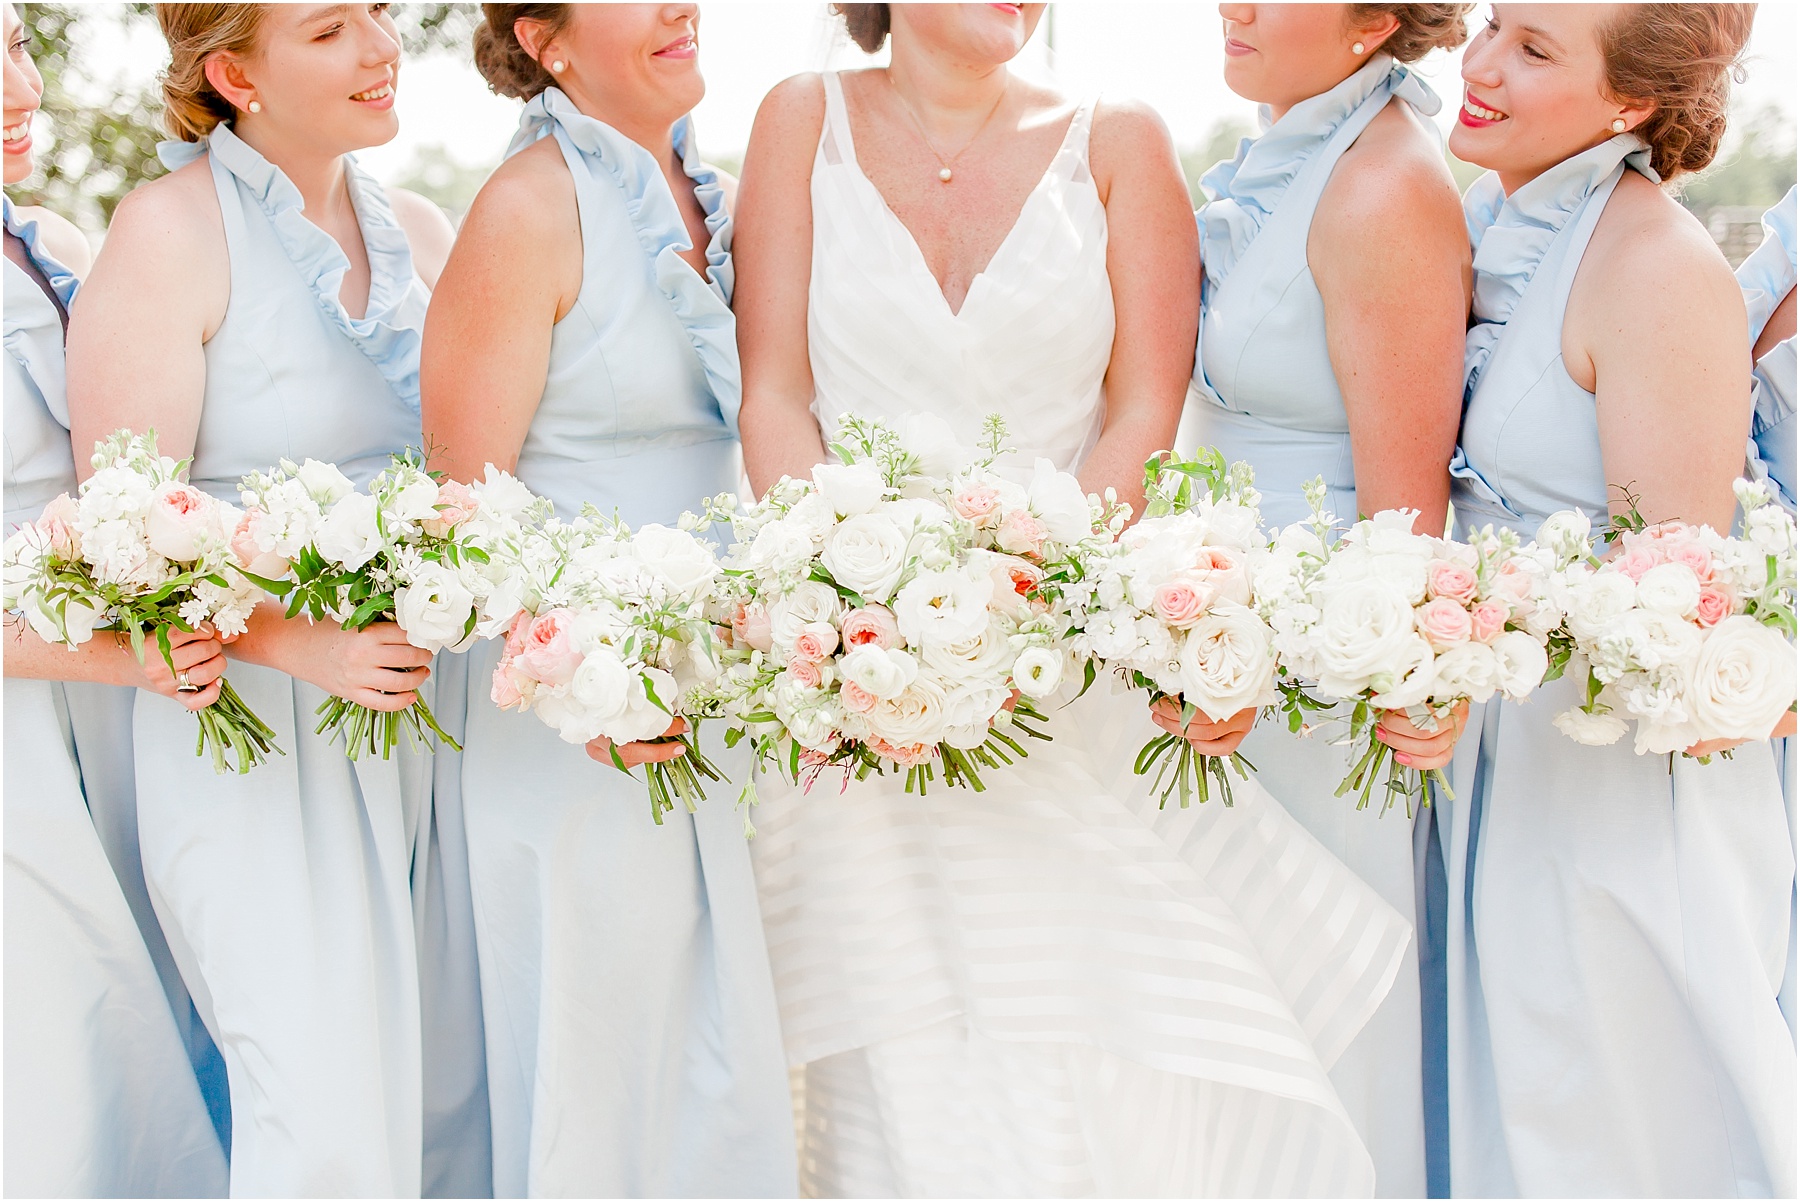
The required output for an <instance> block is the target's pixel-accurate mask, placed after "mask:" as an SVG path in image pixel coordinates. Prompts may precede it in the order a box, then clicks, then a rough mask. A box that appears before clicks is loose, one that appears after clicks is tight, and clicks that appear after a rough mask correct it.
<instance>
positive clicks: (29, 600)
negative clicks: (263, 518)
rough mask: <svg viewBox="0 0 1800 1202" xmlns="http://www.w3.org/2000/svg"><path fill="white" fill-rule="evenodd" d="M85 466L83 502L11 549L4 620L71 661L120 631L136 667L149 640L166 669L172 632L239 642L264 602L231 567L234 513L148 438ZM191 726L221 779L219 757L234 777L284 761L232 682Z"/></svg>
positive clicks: (99, 453) (23, 534) (114, 444)
mask: <svg viewBox="0 0 1800 1202" xmlns="http://www.w3.org/2000/svg"><path fill="white" fill-rule="evenodd" d="M93 466H94V474H93V475H92V476H90V477H89V478H88V480H87V482H86V483H84V484H83V485H82V486H81V489H80V493H79V499H77V500H70V499H69V497H68V495H67V494H66V493H65V494H64V495H62V496H59V497H57V498H56V499H55V500H53V501H51V502H50V504H49V505H47V506H45V508H44V513H43V516H41V517H40V518H38V520H37V521H35V522H32V523H30V524H28V525H26V526H23V527H21V528H20V529H19V530H18V531H16V532H15V533H13V534H12V535H11V536H10V537H8V538H7V540H6V548H5V606H6V608H7V609H9V610H18V611H19V612H20V613H22V614H23V615H24V618H25V620H26V621H27V622H28V623H30V625H31V628H32V629H33V630H34V631H36V632H37V634H38V636H39V637H41V638H42V639H44V641H45V642H50V643H62V644H65V645H67V646H68V647H70V648H71V649H73V648H75V647H79V646H80V645H81V644H83V643H85V642H87V641H88V640H89V639H90V638H92V637H93V634H94V631H95V630H100V629H105V630H122V631H124V632H125V633H126V634H127V635H128V636H129V637H130V639H131V648H132V650H133V651H134V652H135V653H136V654H137V657H138V661H139V662H140V663H142V662H143V658H144V654H145V650H144V642H145V638H146V636H148V637H151V638H154V639H155V640H156V645H157V648H158V650H160V651H161V652H162V655H163V659H164V661H165V662H167V663H169V664H170V665H171V668H172V667H173V662H174V661H173V658H172V652H171V648H170V645H169V631H171V630H180V631H190V630H193V629H194V628H195V627H197V626H199V625H200V624H201V623H202V622H211V623H212V625H213V627H214V628H215V629H216V630H217V631H218V632H219V634H220V635H221V636H222V637H224V638H228V639H229V638H232V637H235V636H236V635H239V634H242V633H243V632H244V629H245V625H246V623H247V622H248V621H249V618H250V614H251V613H252V612H253V611H254V610H255V609H256V605H257V602H258V601H259V600H260V599H261V597H262V592H261V590H260V589H258V588H257V587H256V586H255V585H254V584H252V583H251V582H250V581H248V580H246V579H245V578H244V576H243V575H242V574H241V573H240V572H239V571H237V567H238V564H237V563H236V561H235V560H234V558H233V552H232V546H233V534H234V531H235V529H236V528H237V526H238V512H237V510H236V509H235V508H234V507H232V506H231V505H229V504H226V503H225V502H223V501H219V500H216V499H214V498H213V497H212V496H211V495H210V494H208V493H205V492H202V491H201V490H200V489H198V488H195V487H194V486H193V485H191V484H188V483H187V482H186V481H185V480H184V479H183V477H184V476H185V475H186V469H187V466H188V461H186V460H183V461H181V462H179V463H177V462H176V461H175V460H173V459H170V458H168V457H167V456H165V455H159V454H157V450H156V434H155V432H154V431H150V432H148V433H145V434H142V435H134V434H132V433H131V432H130V431H129V430H120V431H118V432H117V433H115V434H114V435H113V436H112V437H110V438H108V439H106V440H104V441H102V442H100V443H98V444H96V446H95V449H94V458H93ZM195 717H196V718H198V719H199V723H200V734H199V739H198V742H197V744H196V746H195V749H194V750H195V754H197V755H198V754H203V753H204V752H205V751H206V749H207V748H208V747H209V746H210V747H211V749H212V757H213V767H214V769H216V770H217V771H219V772H224V771H225V770H226V752H227V751H229V752H230V753H231V756H232V759H233V760H235V762H236V766H237V770H238V771H239V772H240V773H241V772H248V771H249V770H250V769H251V768H253V767H255V766H256V765H257V764H260V763H262V762H263V761H264V760H265V759H266V758H268V753H269V752H270V751H275V752H276V753H277V754H280V749H279V748H278V747H276V746H275V732H274V731H272V730H270V729H269V728H268V727H267V726H266V725H264V724H263V722H262V720H261V719H260V718H258V717H257V716H256V715H255V714H254V713H252V712H251V710H250V707H249V706H248V705H246V704H245V703H244V700H243V698H242V697H240V696H239V695H238V693H237V690H235V689H233V688H232V687H231V682H230V681H228V680H221V681H220V682H219V699H218V700H217V701H215V702H213V704H211V705H209V706H207V707H206V708H205V709H203V710H200V711H198V712H197V713H196V714H195Z"/></svg>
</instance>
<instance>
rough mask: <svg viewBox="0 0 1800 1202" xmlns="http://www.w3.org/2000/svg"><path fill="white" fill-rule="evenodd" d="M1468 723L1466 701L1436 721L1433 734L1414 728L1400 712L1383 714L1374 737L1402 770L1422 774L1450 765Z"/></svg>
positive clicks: (1391, 711) (1459, 703)
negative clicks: (1402, 767) (1385, 745)
mask: <svg viewBox="0 0 1800 1202" xmlns="http://www.w3.org/2000/svg"><path fill="white" fill-rule="evenodd" d="M1468 720H1469V703H1468V702H1467V701H1459V702H1457V703H1456V708H1455V709H1453V710H1451V711H1450V716H1449V717H1448V718H1444V719H1440V720H1439V721H1438V724H1437V729H1436V730H1435V731H1428V730H1424V729H1422V728H1420V727H1418V726H1414V725H1413V723H1412V720H1411V719H1410V718H1408V717H1407V716H1406V714H1405V712H1404V711H1402V710H1383V711H1382V714H1381V725H1380V727H1378V728H1377V729H1376V731H1375V737H1376V738H1378V739H1380V740H1381V741H1382V742H1383V743H1386V744H1387V745H1388V746H1389V747H1392V748H1393V749H1394V759H1395V760H1396V761H1398V762H1399V763H1400V764H1401V765H1402V766H1404V767H1407V768H1417V769H1418V770H1419V771H1421V772H1424V771H1428V770H1429V769H1432V768H1442V767H1443V766H1444V765H1446V764H1448V763H1449V762H1450V757H1451V754H1452V753H1453V752H1454V751H1455V750H1456V740H1457V739H1459V738H1461V737H1462V732H1463V726H1464V724H1466V723H1467V722H1468Z"/></svg>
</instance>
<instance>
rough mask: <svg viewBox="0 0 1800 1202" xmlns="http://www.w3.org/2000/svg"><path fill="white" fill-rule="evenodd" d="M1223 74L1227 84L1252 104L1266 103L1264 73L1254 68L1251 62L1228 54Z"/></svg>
mask: <svg viewBox="0 0 1800 1202" xmlns="http://www.w3.org/2000/svg"><path fill="white" fill-rule="evenodd" d="M1222 74H1223V75H1224V76H1225V86H1226V87H1228V88H1230V89H1231V90H1232V92H1233V93H1234V94H1236V95H1238V96H1241V97H1243V98H1244V99H1245V100H1248V101H1250V103H1252V104H1262V103H1264V97H1263V95H1262V91H1263V88H1262V73H1261V72H1259V71H1257V70H1255V69H1254V68H1252V67H1251V65H1250V64H1249V63H1247V62H1245V61H1244V60H1243V59H1241V58H1233V57H1231V56H1229V55H1227V56H1226V58H1225V69H1224V71H1223V72H1222Z"/></svg>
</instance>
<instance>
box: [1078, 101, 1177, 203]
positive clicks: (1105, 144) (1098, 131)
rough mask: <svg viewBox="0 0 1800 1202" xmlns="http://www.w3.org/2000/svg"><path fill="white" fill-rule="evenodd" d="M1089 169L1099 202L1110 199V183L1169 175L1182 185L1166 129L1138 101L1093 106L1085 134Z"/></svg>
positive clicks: (1144, 105) (1153, 111) (1100, 102)
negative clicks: (1090, 123)
mask: <svg viewBox="0 0 1800 1202" xmlns="http://www.w3.org/2000/svg"><path fill="white" fill-rule="evenodd" d="M1088 166H1089V169H1090V170H1092V171H1093V173H1094V183H1095V186H1096V187H1098V188H1099V190H1100V195H1101V197H1102V199H1105V198H1107V197H1109V196H1110V195H1111V191H1112V185H1113V183H1114V182H1115V181H1116V180H1120V179H1136V180H1150V181H1154V180H1155V179H1156V178H1157V176H1158V175H1162V176H1167V175H1168V174H1169V173H1170V172H1171V171H1172V172H1173V173H1174V178H1175V180H1176V182H1177V183H1180V182H1181V165H1180V161H1179V160H1178V159H1177V158H1176V157H1175V143H1174V140H1173V139H1172V138H1170V136H1169V128H1168V126H1166V125H1164V124H1163V119H1162V117H1161V115H1160V114H1158V113H1157V111H1156V110H1155V109H1153V108H1151V107H1150V106H1149V105H1147V104H1145V103H1143V102H1142V101H1138V100H1106V99H1102V100H1099V101H1097V102H1096V103H1095V105H1094V115H1093V125H1092V128H1091V129H1090V130H1089V133H1088ZM1181 186H1182V187H1183V188H1184V189H1185V187H1186V185H1185V184H1182V185H1181ZM1190 207H1191V206H1190Z"/></svg>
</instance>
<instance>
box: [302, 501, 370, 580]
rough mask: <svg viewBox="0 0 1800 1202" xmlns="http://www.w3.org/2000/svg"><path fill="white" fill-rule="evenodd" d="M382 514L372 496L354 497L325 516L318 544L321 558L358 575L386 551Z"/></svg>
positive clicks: (334, 506) (341, 503) (317, 538)
mask: <svg viewBox="0 0 1800 1202" xmlns="http://www.w3.org/2000/svg"><path fill="white" fill-rule="evenodd" d="M378 514H379V510H378V508H377V506H376V504H375V498H374V497H372V496H370V495H369V494H368V493H360V492H357V493H351V494H350V495H349V496H347V497H344V498H343V499H342V500H340V501H339V502H338V503H337V504H336V505H333V506H332V507H331V509H330V510H329V511H328V512H327V513H326V514H325V520H324V521H322V522H320V523H319V532H318V535H317V537H316V538H315V540H314V542H315V545H316V546H317V547H318V549H319V554H321V555H323V556H324V557H325V558H326V559H329V560H334V561H336V562H338V563H341V564H343V565H344V567H345V568H347V569H348V570H350V571H352V572H354V571H356V570H357V569H358V568H361V567H362V566H363V565H364V564H366V563H368V562H369V561H370V560H371V559H374V558H375V556H376V555H377V554H379V553H380V551H381V548H382V537H381V526H380V521H379V518H378Z"/></svg>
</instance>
